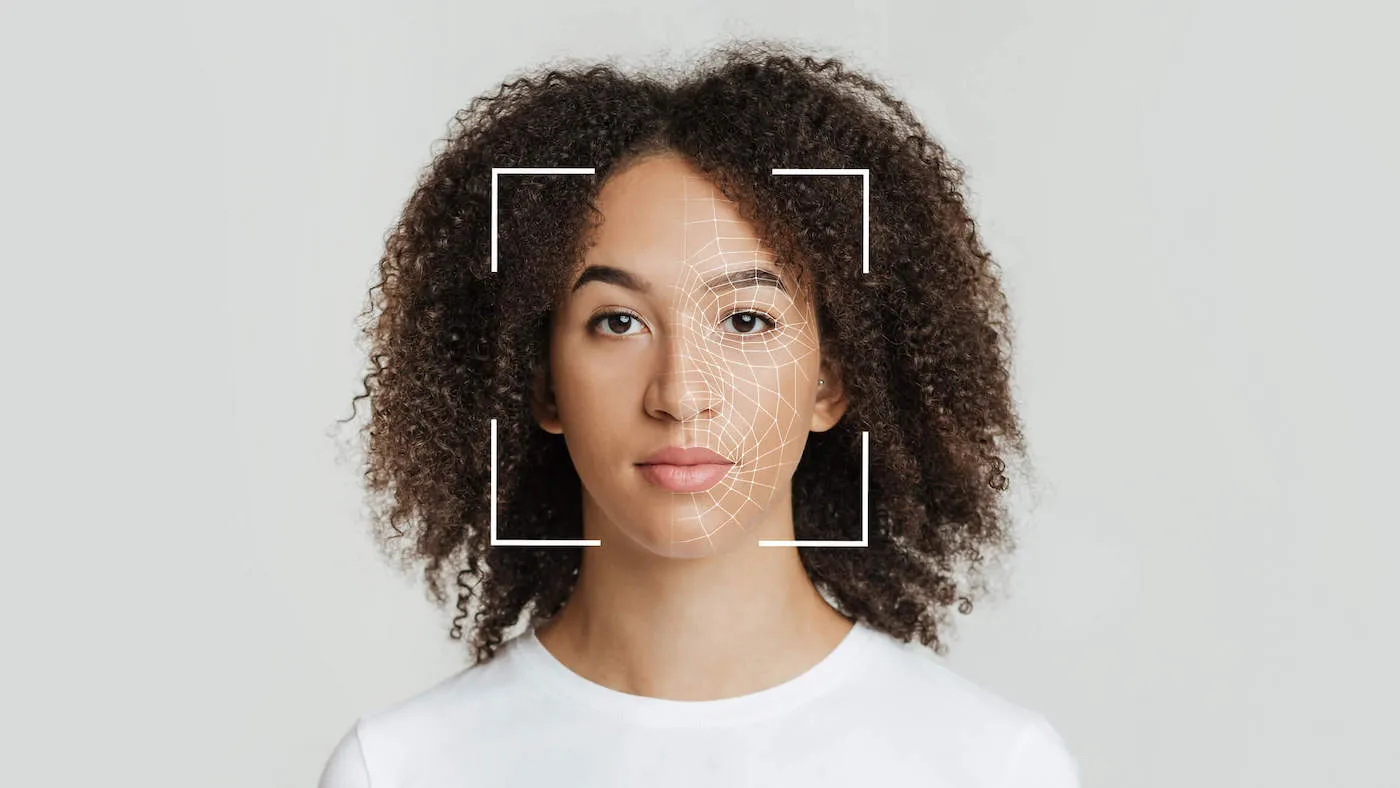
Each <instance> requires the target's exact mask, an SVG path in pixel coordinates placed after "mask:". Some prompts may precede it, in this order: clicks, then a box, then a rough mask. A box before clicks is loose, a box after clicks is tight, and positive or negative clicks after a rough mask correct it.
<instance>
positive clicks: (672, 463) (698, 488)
mask: <svg viewBox="0 0 1400 788" xmlns="http://www.w3.org/2000/svg"><path fill="white" fill-rule="evenodd" d="M733 467H734V462H733V461H731V460H729V459H728V458H726V457H724V456H722V455H720V454H716V453H715V452H713V451H710V450H709V449H706V448H702V447H699V446H692V447H689V448H682V447H680V446H667V447H666V448H664V449H661V450H659V451H655V452H652V453H651V455H650V456H649V457H647V458H646V459H645V460H643V461H642V462H639V463H637V470H638V471H640V472H641V474H642V477H643V478H644V479H646V480H647V481H648V482H650V483H651V484H653V485H655V486H657V487H660V488H661V489H663V490H669V491H671V492H702V491H704V490H708V489H710V488H711V487H713V486H715V485H716V484H718V483H719V480H720V479H723V478H724V477H725V475H726V474H728V473H729V470H730V469H731V468H733Z"/></svg>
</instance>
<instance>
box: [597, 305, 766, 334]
mask: <svg viewBox="0 0 1400 788" xmlns="http://www.w3.org/2000/svg"><path fill="white" fill-rule="evenodd" d="M619 315H626V316H627V317H630V318H632V319H633V320H638V321H640V320H641V317H639V316H638V315H637V314H635V313H633V312H629V311H626V310H614V311H612V312H602V313H600V314H597V315H594V316H593V318H592V319H590V320H589V321H588V330H589V331H591V332H594V333H597V334H601V335H602V336H612V337H622V336H628V334H613V333H609V332H604V331H599V330H598V326H599V325H600V324H601V323H602V322H603V321H605V320H607V319H608V318H610V317H617V316H619ZM739 315H753V316H755V317H757V318H759V319H760V320H763V321H765V322H767V323H768V325H769V329H768V330H767V331H748V332H744V331H726V332H725V333H726V334H733V335H734V336H739V337H753V336H760V335H763V334H767V333H771V332H773V331H777V330H778V328H779V326H780V325H781V324H779V323H778V320H777V318H775V317H773V316H772V315H770V314H768V313H767V312H762V311H759V310H755V309H745V310H741V311H738V312H732V313H730V314H729V315H726V316H725V318H724V320H729V319H730V318H733V317H738V316H739ZM721 322H724V321H721Z"/></svg>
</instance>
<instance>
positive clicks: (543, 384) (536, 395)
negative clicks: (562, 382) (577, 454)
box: [530, 362, 564, 435]
mask: <svg viewBox="0 0 1400 788" xmlns="http://www.w3.org/2000/svg"><path fill="white" fill-rule="evenodd" d="M530 390H531V394H530V411H531V412H532V413H534V415H535V421H537V422H539V425H540V428H541V429H543V430H544V431H545V432H548V433H552V434H554V435H563V434H564V423H563V422H562V421H560V420H559V406H558V404H557V403H556V402H555V400H554V384H553V382H552V381H551V380H550V376H549V363H548V362H542V363H540V365H539V366H538V367H536V368H535V378H534V381H533V383H532V384H531V387H530Z"/></svg>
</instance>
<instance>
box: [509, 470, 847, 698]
mask: <svg viewBox="0 0 1400 788" xmlns="http://www.w3.org/2000/svg"><path fill="white" fill-rule="evenodd" d="M584 498H585V501H584V534H585V537H586V538H599V537H601V538H602V540H603V544H602V545H601V546H599V547H592V548H584V551H583V562H582V565H581V566H580V568H579V576H578V581H577V584H576V586H575V588H574V591H573V594H572V595H571V596H570V598H569V601H568V602H567V603H566V604H565V606H564V608H563V609H562V610H561V611H560V612H559V613H558V614H557V615H555V616H554V617H553V618H552V619H550V620H549V622H547V623H546V624H544V625H543V626H541V627H540V628H539V629H538V630H537V632H536V635H537V636H538V638H539V640H540V642H541V644H543V645H544V646H545V648H546V649H547V650H548V651H549V652H550V653H551V654H552V655H554V657H555V658H556V659H558V660H559V661H560V662H562V663H564V664H565V665H567V666H568V667H569V668H570V669H571V670H573V671H574V672H575V673H578V674H579V675H580V676H583V677H584V678H587V679H589V680H590V681H593V682H594V683H596V684H601V685H603V686H605V687H608V688H610V689H615V690H617V691H619V692H626V693H630V694H633V695H644V696H647V697H655V698H667V699H672V700H714V699H718V698H727V697H735V696H738V695H747V694H750V693H753V692H758V691H760V690H763V689H766V688H768V687H773V686H776V685H778V684H781V683H783V682H785V681H788V680H790V679H792V678H795V677H796V676H798V675H800V674H801V673H803V672H805V671H806V670H808V669H809V668H811V667H812V666H813V665H815V664H816V663H817V662H819V661H821V659H822V658H823V657H825V656H826V655H827V654H829V653H830V652H831V651H832V649H834V648H835V647H836V645H837V644H838V643H839V642H840V641H841V639H842V638H844V637H845V636H846V634H847V633H848V632H849V631H850V628H851V621H850V620H849V619H847V618H846V617H844V616H842V615H841V614H840V613H839V612H837V611H836V610H835V609H834V608H832V607H831V605H829V604H828V603H827V602H826V600H825V599H823V598H822V597H821V594H820V593H818V591H817V589H816V587H815V586H814V585H813V584H812V582H811V580H810V578H808V576H807V572H806V570H805V569H804V568H803V566H802V562H801V559H800V558H799V557H798V553H797V548H796V547H761V546H760V545H759V544H758V540H759V539H792V538H793V528H792V506H791V502H790V499H786V498H785V499H784V501H783V504H782V505H781V506H774V507H772V508H771V509H770V510H769V515H768V516H767V517H766V518H765V519H764V521H763V522H761V523H759V525H758V527H757V528H755V529H754V531H753V532H752V533H751V534H750V536H751V537H752V538H748V537H746V538H745V540H744V542H745V543H744V544H743V545H741V546H739V547H736V548H734V549H732V550H729V551H728V552H723V553H718V554H715V555H710V556H706V557H703V558H671V557H666V556H660V555H657V554H656V553H654V552H651V551H648V550H646V549H644V548H643V547H641V546H640V545H638V544H637V543H636V542H635V541H632V540H630V539H629V537H628V536H626V535H625V534H624V533H622V532H620V531H618V530H616V529H615V528H612V527H610V525H609V523H607V522H606V517H605V516H604V515H603V514H602V513H601V511H600V510H599V509H598V508H597V507H596V506H595V505H592V502H591V501H590V500H589V497H588V495H587V493H586V492H585V493H584Z"/></svg>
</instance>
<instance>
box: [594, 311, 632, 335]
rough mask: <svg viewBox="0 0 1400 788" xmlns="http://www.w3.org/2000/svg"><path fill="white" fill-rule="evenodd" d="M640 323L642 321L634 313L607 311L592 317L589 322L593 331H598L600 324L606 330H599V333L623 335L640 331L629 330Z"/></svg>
mask: <svg viewBox="0 0 1400 788" xmlns="http://www.w3.org/2000/svg"><path fill="white" fill-rule="evenodd" d="M641 325H642V321H640V320H638V319H637V317H636V316H635V315H630V314H628V313H626V312H607V313H605V314H601V315H598V316H597V317H595V318H593V320H592V322H591V323H590V328H591V329H592V330H594V331H599V328H600V326H601V327H604V328H606V329H607V330H606V331H601V332H600V333H603V334H607V335H609V336H625V335H627V334H635V333H641V332H640V331H632V330H631V329H633V328H638V327H640V326H641Z"/></svg>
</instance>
